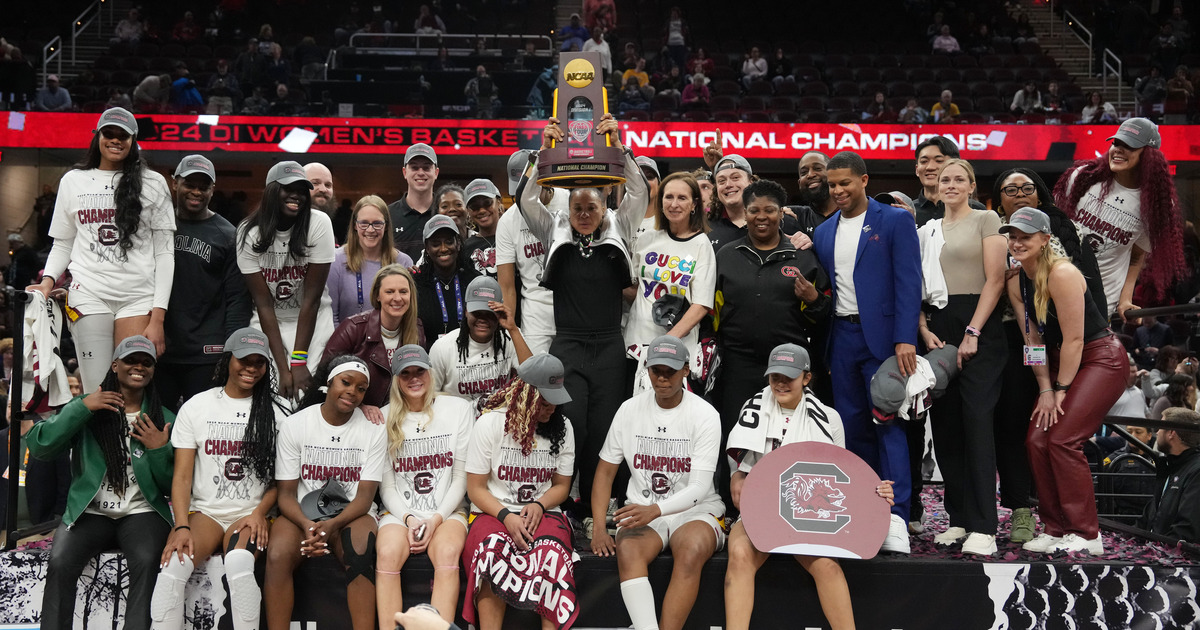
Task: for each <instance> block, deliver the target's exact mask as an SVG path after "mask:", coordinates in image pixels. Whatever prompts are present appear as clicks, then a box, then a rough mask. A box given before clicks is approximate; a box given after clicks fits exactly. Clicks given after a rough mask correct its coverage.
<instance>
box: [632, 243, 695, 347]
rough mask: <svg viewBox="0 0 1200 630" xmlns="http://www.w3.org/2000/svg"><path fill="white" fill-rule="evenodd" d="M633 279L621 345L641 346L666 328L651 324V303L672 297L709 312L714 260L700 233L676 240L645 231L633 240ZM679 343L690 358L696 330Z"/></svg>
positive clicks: (665, 331) (652, 320) (663, 332)
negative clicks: (635, 246) (698, 305)
mask: <svg viewBox="0 0 1200 630" xmlns="http://www.w3.org/2000/svg"><path fill="white" fill-rule="evenodd" d="M632 268H633V279H634V281H635V282H636V283H637V294H636V295H635V296H634V298H633V305H632V306H631V307H630V310H629V321H628V323H627V324H626V326H625V345H627V346H632V345H634V344H637V345H645V344H648V343H650V342H651V341H653V340H654V338H655V337H658V336H660V335H665V334H666V333H667V330H668V329H667V328H666V327H664V326H661V325H659V324H655V323H654V317H653V308H654V302H655V300H657V299H659V298H660V297H662V296H664V295H667V294H673V295H679V296H682V297H684V298H687V301H688V303H689V304H700V305H701V306H704V307H706V308H709V309H712V307H713V304H714V303H715V300H714V298H715V294H716V287H717V257H716V254H714V253H713V247H712V243H711V242H709V240H708V236H706V235H705V234H703V233H700V234H696V235H695V236H691V237H688V238H686V239H677V238H676V237H675V236H673V235H672V234H671V233H670V231H668V230H653V229H651V230H647V231H646V232H645V233H643V234H642V236H641V237H640V238H638V240H637V249H636V250H634V253H633V265H632ZM683 342H684V343H685V344H687V348H688V352H689V354H690V355H691V356H696V355H697V354H698V352H699V350H700V332H699V327H698V326H696V327H693V328H692V330H691V332H689V333H688V335H687V337H684V339H683Z"/></svg>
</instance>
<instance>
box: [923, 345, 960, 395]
mask: <svg viewBox="0 0 1200 630" xmlns="http://www.w3.org/2000/svg"><path fill="white" fill-rule="evenodd" d="M925 360H926V361H928V362H929V367H930V369H932V370H933V376H934V379H935V382H934V384H933V397H934V398H940V397H941V395H942V394H944V393H946V386H947V385H949V384H950V381H951V379H953V378H954V377H955V376H958V346H955V345H951V344H946V345H945V346H942V347H941V348H934V349H933V350H930V351H929V352H927V353H925Z"/></svg>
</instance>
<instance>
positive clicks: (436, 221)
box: [421, 214, 458, 241]
mask: <svg viewBox="0 0 1200 630" xmlns="http://www.w3.org/2000/svg"><path fill="white" fill-rule="evenodd" d="M438 230H452V231H453V232H454V233H455V234H458V224H457V223H455V222H454V219H451V218H450V217H448V216H446V215H444V214H435V215H433V216H432V217H429V220H428V221H426V222H425V227H424V228H422V229H421V239H422V240H426V241H427V240H429V237H430V236H433V234H434V233H435V232H437V231H438Z"/></svg>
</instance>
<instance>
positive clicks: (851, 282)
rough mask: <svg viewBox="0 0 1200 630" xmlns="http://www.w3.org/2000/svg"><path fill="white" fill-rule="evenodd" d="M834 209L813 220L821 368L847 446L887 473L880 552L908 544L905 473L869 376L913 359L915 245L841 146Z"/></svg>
mask: <svg viewBox="0 0 1200 630" xmlns="http://www.w3.org/2000/svg"><path fill="white" fill-rule="evenodd" d="M826 173H827V174H828V177H829V192H830V195H831V196H832V198H833V200H834V202H835V203H836V204H837V207H838V212H836V213H834V214H833V215H831V216H830V217H829V220H827V221H825V222H824V223H822V224H821V225H820V226H818V227H817V230H816V234H815V237H814V239H813V243H814V246H815V247H816V250H817V258H818V259H819V260H820V261H821V266H822V267H824V268H825V270H826V272H827V273H828V274H829V277H830V279H831V280H832V282H833V299H834V316H835V317H834V320H833V327H832V328H833V329H832V332H831V334H830V341H829V371H830V375H831V376H832V381H833V402H834V407H835V408H836V409H837V411H838V413H839V414H841V416H842V423H843V425H844V428H845V432H846V447H847V448H849V449H850V450H851V451H853V452H854V453H855V454H856V455H858V456H859V457H861V458H863V460H865V461H866V462H867V463H868V464H870V465H871V467H872V468H874V469H875V471H876V472H877V473H879V476H880V477H882V478H883V479H890V480H892V481H895V482H896V485H895V493H896V505H895V506H894V507H892V518H891V525H890V527H889V529H888V536H887V539H886V540H885V541H884V543H883V550H884V551H893V552H898V553H908V552H909V540H908V527H907V522H908V513H909V501H910V499H911V479H910V473H909V467H908V443H907V441H906V438H905V434H904V427H903V426H901V425H900V423H901V422H904V421H903V420H899V419H893V420H890V421H888V422H887V423H885V424H878V425H877V424H875V423H874V421H873V417H872V413H871V408H872V404H871V394H870V392H871V377H872V376H874V375H875V371H876V370H878V369H879V366H880V364H882V363H883V361H884V360H886V359H887V358H888V357H890V356H892V355H895V356H896V360H897V363H898V364H899V366H900V370H901V371H902V372H903V373H904V375H905V376H908V375H911V374H912V373H913V372H914V371H916V367H917V346H916V344H917V321H918V318H919V316H920V311H921V247H920V244H919V242H918V240H917V229H916V225H915V224H914V223H913V219H912V215H910V214H909V213H908V212H906V211H905V210H903V209H900V208H894V207H892V206H887V205H884V204H881V203H879V202H878V201H875V200H874V199H871V198H870V197H868V196H867V179H868V176H867V164H866V162H864V161H863V159H862V158H861V157H860V156H859V155H858V154H856V153H853V152H850V151H843V152H841V153H838V154H837V155H835V156H833V157H832V158H830V160H829V164H828V166H827V167H826Z"/></svg>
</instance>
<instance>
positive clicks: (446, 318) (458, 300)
mask: <svg viewBox="0 0 1200 630" xmlns="http://www.w3.org/2000/svg"><path fill="white" fill-rule="evenodd" d="M433 288H434V289H436V290H437V296H438V302H439V303H440V304H441V305H442V324H443V325H448V324H449V323H450V312H449V311H447V310H446V296H445V294H443V293H442V282H441V281H440V280H437V279H436V278H435V279H434V281H433ZM454 306H456V307H458V321H460V322H461V321H462V320H463V301H462V288H461V286H460V285H459V284H458V276H454Z"/></svg>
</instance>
